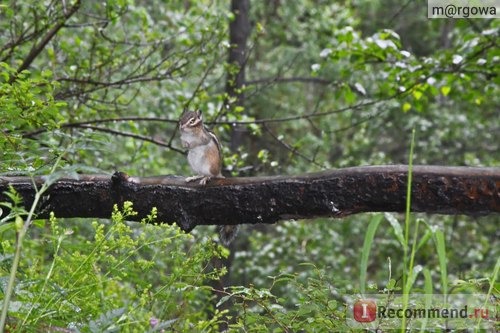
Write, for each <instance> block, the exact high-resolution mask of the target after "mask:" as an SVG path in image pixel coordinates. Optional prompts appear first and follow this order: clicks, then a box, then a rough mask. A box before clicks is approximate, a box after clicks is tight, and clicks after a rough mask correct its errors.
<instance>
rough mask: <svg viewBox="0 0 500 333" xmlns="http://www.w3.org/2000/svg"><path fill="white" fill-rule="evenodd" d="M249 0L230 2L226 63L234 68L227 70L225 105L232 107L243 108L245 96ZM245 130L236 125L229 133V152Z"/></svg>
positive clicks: (238, 143) (239, 141) (240, 141)
mask: <svg viewBox="0 0 500 333" xmlns="http://www.w3.org/2000/svg"><path fill="white" fill-rule="evenodd" d="M249 12H250V0H232V1H231V13H233V15H234V19H233V20H232V21H231V22H230V23H229V44H230V45H231V47H230V48H229V56H228V63H229V64H230V65H232V66H235V68H232V69H229V70H228V74H227V80H226V93H227V96H228V100H227V101H226V103H227V104H228V105H229V104H230V105H231V107H232V106H243V105H244V102H245V94H244V93H243V88H244V85H245V65H246V57H247V47H246V45H247V40H248V37H249V36H250V31H251V27H250V18H249V14H250V13H249ZM244 131H245V129H244V128H243V127H242V126H240V125H236V126H234V127H233V131H232V133H231V146H230V148H231V151H237V149H238V147H239V146H240V145H241V143H242V141H243V134H244Z"/></svg>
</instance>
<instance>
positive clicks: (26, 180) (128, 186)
mask: <svg viewBox="0 0 500 333" xmlns="http://www.w3.org/2000/svg"><path fill="white" fill-rule="evenodd" d="M407 174H408V167H407V166H405V165H399V166H396V165H391V166H369V167H355V168H346V169H338V170H329V171H324V172H320V173H311V174H304V175H298V176H274V177H251V178H224V179H213V180H211V181H210V182H209V184H207V185H206V186H200V185H199V184H198V183H186V182H185V180H184V178H182V177H178V176H166V177H147V178H138V177H129V176H127V175H125V174H123V173H119V172H117V173H115V174H114V175H113V176H112V177H110V176H107V175H94V176H93V175H79V177H78V179H60V180H58V181H56V182H54V183H53V184H52V185H51V186H50V188H49V190H48V191H47V193H46V195H44V197H43V200H42V202H41V205H40V207H38V210H37V213H38V218H47V217H48V216H49V213H50V212H52V211H53V212H54V213H55V215H56V216H57V217H91V218H109V217H110V216H111V212H112V208H113V205H114V204H118V205H122V204H123V202H124V201H132V202H133V203H134V210H136V211H137V212H138V215H137V216H131V217H129V219H131V220H137V221H138V220H140V219H142V218H144V217H146V216H147V215H148V214H149V213H150V212H151V208H152V207H156V208H157V209H158V221H160V222H164V223H174V222H176V223H177V224H178V225H179V226H180V227H181V228H182V229H183V230H186V231H190V230H192V229H193V228H194V227H195V226H197V225H208V224H212V225H228V224H245V223H252V224H253V223H274V222H276V221H279V220H283V219H310V218H314V217H320V216H323V217H327V216H330V217H336V218H341V217H345V216H348V215H351V214H356V213H361V212H404V211H405V205H406V187H407ZM44 179H45V177H36V178H35V179H34V182H35V183H36V184H37V186H38V187H39V186H40V185H41V184H42V183H43V182H44ZM10 186H12V187H13V188H14V189H15V190H16V191H17V192H18V193H19V194H20V195H21V197H22V198H23V202H24V205H25V207H30V206H31V204H32V203H33V198H34V196H35V189H34V187H33V180H32V179H31V178H30V177H0V193H1V194H0V202H4V201H9V200H8V197H7V196H6V195H5V192H6V191H8V190H9V187H10ZM499 187H500V168H469V167H443V166H415V167H414V168H413V180H412V192H411V193H412V194H411V211H412V212H427V213H433V214H436V213H438V214H465V215H474V216H475V215H486V214H491V213H499V212H500V191H499ZM7 213H8V211H7V210H6V209H5V207H3V212H2V214H1V216H2V217H4V216H6V214H7Z"/></svg>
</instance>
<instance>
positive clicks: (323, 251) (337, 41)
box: [0, 0, 500, 332]
mask: <svg viewBox="0 0 500 333" xmlns="http://www.w3.org/2000/svg"><path fill="white" fill-rule="evenodd" d="M250 2H251V6H250V21H251V23H252V29H251V34H250V37H249V40H248V45H247V47H248V49H247V54H245V56H246V68H245V69H246V71H245V76H246V78H245V79H246V82H245V85H244V86H243V87H241V89H238V93H242V94H243V95H244V99H243V105H239V104H238V103H237V100H236V98H235V97H234V96H229V95H228V94H227V91H226V85H227V84H228V82H226V80H227V79H228V78H229V77H231V76H232V75H234V74H235V73H237V72H238V68H237V67H236V66H235V65H234V64H227V63H226V61H225V59H227V53H228V51H229V50H230V49H231V47H232V46H231V45H230V44H229V42H228V38H229V28H228V26H229V25H228V23H229V22H230V21H231V20H233V19H234V13H231V12H230V7H229V4H228V3H227V2H226V1H181V0H175V1H158V0H156V1H137V0H109V1H100V2H98V1H81V3H80V4H79V6H80V7H79V8H78V9H77V11H76V12H75V13H74V15H72V16H70V17H66V16H65V14H67V13H68V9H69V8H72V6H73V5H75V4H78V2H77V1H76V0H73V1H59V2H57V1H56V2H51V3H50V4H49V5H47V4H45V3H42V2H40V3H32V2H30V1H11V2H9V4H8V5H0V18H1V19H0V119H2V125H3V127H2V130H1V132H0V151H1V153H2V155H1V160H0V173H1V174H3V175H4V174H7V175H11V174H20V173H22V174H25V175H36V174H51V176H50V177H49V181H54V180H55V179H57V178H58V177H60V176H61V175H65V176H68V175H69V176H75V174H76V173H78V172H86V171H89V172H101V173H102V172H111V171H113V170H120V171H125V172H128V173H130V174H133V175H139V176H144V175H154V174H182V175H187V174H189V170H188V165H187V163H186V161H185V157H184V156H183V155H182V154H181V152H182V149H181V147H180V144H179V140H178V133H177V130H176V126H177V119H178V117H179V115H180V113H181V112H182V110H183V109H185V108H187V109H194V108H200V109H202V110H203V112H204V119H205V120H206V121H207V124H208V125H209V127H211V128H212V129H213V130H214V131H215V132H216V133H217V134H218V136H219V137H220V139H221V142H222V145H223V149H224V164H225V172H226V173H227V174H231V175H232V176H242V175H250V176H253V175H271V174H298V173H301V172H312V171H317V170H324V169H328V168H333V167H346V166H357V165H365V164H386V163H387V164H392V163H407V162H408V158H407V155H408V151H409V148H410V147H409V144H408V142H409V141H410V136H411V131H412V129H415V130H416V132H417V133H418V136H417V139H416V140H415V143H414V151H415V153H414V154H413V159H412V160H413V161H414V163H415V164H444V165H471V166H499V165H500V159H499V158H498V154H497V152H498V142H500V138H499V135H498V128H499V126H500V123H499V119H500V118H499V117H498V105H499V103H500V93H499V89H498V85H499V83H500V81H499V77H498V66H499V59H500V58H499V51H498V45H497V44H498V37H497V36H498V29H499V24H500V23H499V21H498V20H487V19H485V20H474V19H471V20H453V21H452V20H429V19H427V18H426V14H425V5H422V4H420V3H419V2H409V3H408V4H406V5H404V6H403V5H402V4H400V3H398V2H397V1H385V2H381V1H365V0H359V1H344V2H342V1H341V2H332V1H312V0H300V1H293V2H286V3H285V2H282V1H281V2H280V1H250ZM416 13H417V14H416ZM419 13H421V15H420V14H419ZM59 22H64V25H63V27H62V28H61V29H60V30H58V31H57V33H56V34H55V35H54V36H52V37H51V38H48V37H50V32H51V31H52V29H53V27H54V26H56V25H57V24H58V23H59ZM387 22H390V23H389V24H388V23H387ZM46 38H48V39H46ZM44 43H45V44H44ZM38 49H39V50H40V51H39V53H36V54H35V53H34V51H35V50H38ZM32 56H33V57H32ZM23 64H27V66H26V67H23ZM22 68H27V69H26V70H19V69H22ZM229 83H230V82H229ZM235 124H238V126H237V130H236V131H235V128H236V127H235ZM240 134H241V135H240ZM238 141H239V143H240V147H239V148H235V147H234V146H235V143H238ZM8 197H9V202H3V203H0V209H2V210H9V211H10V212H11V213H10V215H9V216H7V217H5V218H3V219H2V220H1V221H0V235H1V244H2V252H1V253H0V259H1V260H0V269H1V272H2V274H1V275H2V277H1V279H2V282H3V283H2V284H1V285H2V291H3V292H4V297H5V292H6V291H8V290H11V292H13V299H12V302H10V312H9V317H8V320H9V325H10V326H11V328H12V330H13V331H15V330H17V331H39V330H50V329H51V328H54V329H56V328H59V327H61V328H71V329H74V330H76V331H81V332H100V331H104V330H108V331H125V332H126V331H147V330H150V331H159V330H161V329H165V330H166V331H205V332H206V331H219V328H221V327H224V325H228V326H229V328H230V330H232V331H235V330H242V331H243V330H246V331H253V332H258V331H265V332H267V331H269V330H274V331H284V330H290V331H300V330H304V331H324V330H325V329H328V330H331V331H340V330H345V329H347V327H345V319H344V316H345V314H344V308H343V302H342V295H345V294H348V293H356V292H358V291H361V292H363V291H371V292H401V291H402V290H404V289H405V288H406V289H410V290H412V291H415V292H425V293H430V292H442V293H446V292H450V293H453V292H460V291H463V292H470V293H473V292H485V293H486V292H487V293H489V294H495V295H497V294H498V282H496V281H497V275H498V262H497V258H498V249H499V247H498V239H497V238H498V237H496V235H497V230H496V229H497V220H498V218H497V217H495V216H494V217H483V218H474V219H473V218H466V217H463V216H455V217H446V216H426V215H420V214H413V215H411V216H410V215H408V216H406V218H405V217H402V216H400V215H396V214H384V215H380V214H375V215H369V214H367V215H356V216H353V217H351V218H346V219H343V220H331V219H317V220H315V221H314V223H310V222H311V221H293V222H283V223H279V224H277V225H273V226H260V225H257V226H255V227H252V226H245V227H244V228H243V229H244V230H243V232H241V233H240V237H239V238H238V239H237V240H236V244H235V247H234V251H233V253H232V255H233V254H234V258H233V257H232V256H231V257H230V258H231V259H230V260H231V265H230V266H228V267H230V272H228V273H230V275H224V273H226V272H225V270H226V267H225V266H224V264H222V265H221V264H220V260H221V258H223V257H226V256H227V254H228V253H227V252H228V251H227V249H223V248H220V247H218V246H217V245H216V244H214V243H213V242H212V241H211V240H210V238H209V236H207V235H208V234H209V233H210V234H211V233H212V230H210V231H207V228H203V227H199V228H197V229H196V230H194V231H193V233H192V234H193V236H190V235H185V234H183V233H182V232H180V231H179V230H178V229H177V228H175V227H170V226H165V225H154V226H153V225H150V224H149V223H142V224H133V223H129V222H126V220H127V217H128V216H130V215H131V214H134V213H133V210H132V207H131V206H130V205H128V204H127V205H126V206H125V207H120V209H116V210H115V212H114V214H113V216H112V217H111V219H110V220H102V221H88V220H78V219H73V220H67V219H64V220H63V219H58V218H57V217H52V218H51V219H50V220H49V221H39V220H36V219H35V220H33V219H29V218H28V214H29V210H30V209H31V208H32V207H24V208H23V207H22V203H21V201H20V200H19V197H18V195H17V194H16V193H14V192H11V193H9V194H8ZM408 199H410V198H408ZM154 216H155V213H154V210H153V212H152V216H151V219H150V221H149V222H151V221H155V217H154ZM403 220H404V222H402V221H403ZM471 225H472V226H473V227H471ZM22 230H25V231H26V234H25V237H24V236H23V237H24V240H23V241H21V242H17V243H16V239H19V238H17V237H18V236H19V235H20V233H21V232H22ZM19 244H20V245H19ZM21 245H22V251H21ZM16 251H19V255H18V256H16V254H15V253H16ZM15 258H18V260H19V269H18V270H17V272H15V271H14V274H15V276H16V277H17V283H16V284H15V288H11V289H9V288H6V287H5V286H6V285H7V282H8V277H7V276H8V275H9V274H11V273H12V270H11V268H12V264H13V262H14V260H16V259H15ZM358 263H359V264H358ZM493 267H495V268H493ZM492 271H493V273H492ZM11 276H12V274H11ZM222 276H224V277H223V278H221V277H222ZM219 279H221V280H223V281H225V282H227V283H228V284H229V285H231V286H232V287H229V288H226V289H224V288H222V287H220V286H219V285H217V284H216V283H214V281H216V280H217V281H218V280H219ZM405 279H407V280H406V281H409V284H407V283H404V282H403V281H404V280H405ZM226 280H228V281H226ZM357 281H359V283H358V282H357ZM214 286H217V287H214ZM408 286H409V287H408ZM214 288H215V289H214ZM220 295H224V296H222V298H220ZM152 326H154V327H152Z"/></svg>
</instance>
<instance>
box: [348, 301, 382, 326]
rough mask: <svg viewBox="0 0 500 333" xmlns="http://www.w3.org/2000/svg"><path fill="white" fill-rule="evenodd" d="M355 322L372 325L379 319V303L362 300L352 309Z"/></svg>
mask: <svg viewBox="0 0 500 333" xmlns="http://www.w3.org/2000/svg"><path fill="white" fill-rule="evenodd" d="M352 311H353V315H354V320H356V321H357V322H360V323H370V322H372V321H374V320H375V319H376V318H377V303H375V301H374V300H371V299H360V300H358V301H356V303H354V307H353V309H352Z"/></svg>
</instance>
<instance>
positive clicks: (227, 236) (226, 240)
mask: <svg viewBox="0 0 500 333" xmlns="http://www.w3.org/2000/svg"><path fill="white" fill-rule="evenodd" d="M217 229H218V230H219V237H220V240H221V242H222V244H224V245H225V246H229V244H231V242H232V241H233V240H234V239H235V238H236V234H238V230H240V226H239V225H237V224H235V225H232V224H231V225H220V226H218V227H217Z"/></svg>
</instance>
